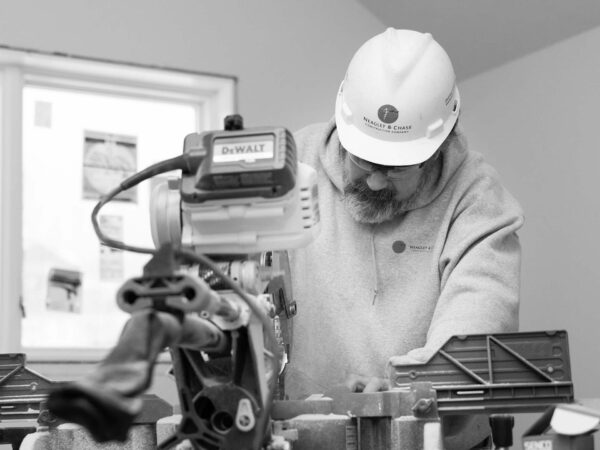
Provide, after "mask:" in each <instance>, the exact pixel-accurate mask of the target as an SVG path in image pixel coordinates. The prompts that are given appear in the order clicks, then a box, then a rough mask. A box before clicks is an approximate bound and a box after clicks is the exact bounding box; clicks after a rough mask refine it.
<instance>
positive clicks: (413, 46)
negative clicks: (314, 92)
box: [335, 28, 460, 166]
mask: <svg viewBox="0 0 600 450" xmlns="http://www.w3.org/2000/svg"><path fill="white" fill-rule="evenodd" d="M459 110H460V97H459V94H458V89H457V87H456V76H455V74H454V69H453V67H452V62H451V61H450V58H449V57H448V54H447V53H446V52H445V51H444V49H443V48H442V47H441V46H440V45H439V44H438V43H437V42H436V41H435V40H434V39H433V37H432V36H431V34H429V33H419V32H417V31H410V30H396V29H394V28H388V29H387V30H386V31H385V32H383V33H381V34H379V35H377V36H375V37H373V38H371V39H369V40H368V41H367V42H365V43H364V44H363V45H362V46H361V47H360V48H359V49H358V51H357V52H356V53H355V54H354V57H353V58H352V60H351V61H350V64H349V66H348V70H347V72H346V76H345V78H344V81H342V84H341V85H340V89H339V91H338V96H337V101H336V106H335V120H336V125H337V130H338V135H339V139H340V142H341V143H342V145H343V147H344V148H345V149H346V150H348V151H349V152H350V153H352V154H354V155H356V156H358V157H359V158H361V159H364V160H366V161H370V162H373V163H376V164H382V165H387V166H404V165H412V164H419V163H421V162H423V161H425V160H427V159H428V158H429V157H430V156H432V155H433V154H434V153H435V151H436V150H437V149H438V148H439V146H440V145H441V144H442V142H444V140H445V139H446V137H447V136H448V135H449V134H450V131H451V130H452V127H453V126H454V124H455V123H456V120H457V119H458V113H459Z"/></svg>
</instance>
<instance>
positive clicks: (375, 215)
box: [344, 179, 406, 224]
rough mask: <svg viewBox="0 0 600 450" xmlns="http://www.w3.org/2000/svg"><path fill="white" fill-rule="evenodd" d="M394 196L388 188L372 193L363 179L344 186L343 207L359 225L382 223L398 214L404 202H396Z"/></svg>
mask: <svg viewBox="0 0 600 450" xmlns="http://www.w3.org/2000/svg"><path fill="white" fill-rule="evenodd" d="M395 196H396V193H395V192H394V191H392V190H391V189H389V188H384V189H382V190H380V191H372V190H371V189H370V188H369V186H368V185H367V182H366V180H365V179H360V180H356V181H353V182H351V183H346V185H345V186H344V206H345V207H346V210H347V211H348V212H349V213H350V215H351V216H352V218H353V219H354V220H356V221H357V222H360V223H368V224H376V223H382V222H386V221H388V220H390V219H393V218H394V217H396V216H397V215H398V214H400V212H401V211H402V210H403V206H404V203H405V202H406V200H405V201H400V200H396V198H395Z"/></svg>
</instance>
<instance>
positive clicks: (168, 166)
mask: <svg viewBox="0 0 600 450" xmlns="http://www.w3.org/2000/svg"><path fill="white" fill-rule="evenodd" d="M202 157H203V156H201V155H194V154H190V153H184V154H182V155H179V156H176V157H174V158H171V159H166V160H164V161H160V162H158V163H156V164H153V165H151V166H149V167H147V168H145V169H144V170H141V171H140V172H137V173H135V174H133V175H131V176H130V177H129V178H127V179H125V180H123V181H122V182H121V183H120V184H119V186H117V187H116V188H114V189H113V190H112V191H110V192H109V193H108V194H106V195H104V196H103V197H102V198H101V199H100V201H99V202H98V203H97V204H96V206H95V207H94V209H93V211H92V225H93V226H94V231H95V232H96V235H97V236H98V239H99V240H100V242H102V243H103V244H105V245H107V246H109V247H113V248H117V249H119V250H125V251H130V252H134V253H146V254H151V255H153V254H154V253H156V250H155V249H152V248H144V247H136V246H131V245H126V244H125V243H123V242H121V241H117V240H115V239H111V238H109V237H108V236H106V235H105V234H104V233H103V232H102V230H101V228H100V225H99V224H98V213H99V212H100V209H101V208H102V207H103V206H104V205H106V204H107V203H108V202H110V201H111V200H112V199H114V198H115V197H116V196H117V195H119V194H120V193H121V192H123V191H126V190H127V189H130V188H132V187H134V186H136V185H138V184H140V183H141V182H142V181H145V180H148V179H150V178H152V177H155V176H156V175H160V174H162V173H165V172H170V171H172V170H181V171H183V172H184V173H186V172H187V173H190V172H193V171H195V170H196V169H197V167H198V166H199V165H200V162H201V161H202Z"/></svg>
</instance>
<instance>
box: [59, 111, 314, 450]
mask: <svg viewBox="0 0 600 450" xmlns="http://www.w3.org/2000/svg"><path fill="white" fill-rule="evenodd" d="M183 147H184V148H183V154H182V155H180V156H178V157H175V158H172V159H170V160H166V161H162V162H160V163H157V164H154V165H153V166H150V167H149V168H147V169H145V170H143V171H141V172H139V173H137V174H135V175H133V176H131V177H130V178H128V179H126V180H125V181H123V182H122V183H121V184H120V186H118V187H117V188H115V189H114V190H113V191H112V192H110V193H109V194H107V195H106V196H105V197H103V198H102V199H101V201H100V202H99V203H98V204H97V205H96V208H95V209H94V212H93V214H92V222H93V225H94V228H95V230H96V233H97V234H98V237H99V238H100V240H101V241H102V243H103V244H105V245H108V246H110V247H113V248H117V249H122V250H128V251H134V252H140V253H147V254H150V255H152V258H151V259H150V261H149V262H148V264H146V266H145V267H144V272H143V275H142V276H141V277H138V278H133V279H130V280H128V281H127V282H125V283H124V284H123V286H122V287H121V288H120V290H119V291H118V293H117V303H118V305H119V307H120V308H121V309H122V310H124V311H126V312H128V313H130V314H131V319H130V320H129V321H128V322H127V324H126V326H125V327H124V330H123V333H122V335H121V336H120V338H119V342H118V343H117V345H116V346H115V348H114V349H113V350H112V351H111V352H110V354H109V355H108V356H107V357H106V358H105V359H104V360H103V361H102V362H101V363H100V365H99V366H98V367H97V369H96V370H95V371H94V372H93V373H91V374H90V375H89V376H87V377H85V378H84V379H83V380H81V381H77V382H71V383H66V384H63V385H61V386H60V387H59V388H58V389H56V390H54V391H53V392H52V393H51V394H50V396H49V398H48V408H49V410H50V412H51V413H53V414H54V415H56V416H58V417H61V418H63V419H65V420H68V421H71V422H75V423H79V424H82V425H84V426H85V427H86V428H87V429H88V431H90V433H91V434H92V436H93V437H94V438H95V439H96V440H97V441H99V442H105V441H110V440H120V441H123V440H125V439H126V437H127V431H128V429H129V426H130V424H131V423H132V420H133V418H134V417H135V415H136V414H137V413H138V412H139V410H140V407H141V404H140V401H139V395H140V394H141V393H142V392H143V391H144V390H145V389H147V388H148V387H149V385H150V382H151V377H152V369H153V366H154V363H155V361H156V359H157V357H158V355H159V353H160V352H161V351H162V350H163V349H164V348H166V347H168V348H169V350H170V352H171V357H172V361H173V373H174V375H175V378H176V383H177V390H178V394H179V399H180V406H181V414H182V420H181V424H180V426H179V428H178V431H177V432H176V433H175V434H174V435H173V436H171V437H170V438H168V439H166V440H165V441H164V442H162V443H159V448H161V449H162V448H165V449H166V448H173V447H174V446H175V445H177V444H178V443H180V442H182V441H188V442H189V443H190V444H191V445H192V446H193V447H194V448H196V449H214V450H217V449H259V448H263V447H265V448H266V447H268V446H269V445H271V444H270V428H269V417H270V409H271V405H272V401H273V399H274V398H277V397H278V396H280V395H281V393H282V389H281V385H280V382H279V380H281V379H282V377H280V376H279V375H280V374H281V372H282V367H283V366H284V365H285V362H286V358H287V355H286V354H287V332H288V329H287V327H286V323H287V320H288V319H289V318H291V317H292V316H293V315H294V314H295V304H294V303H293V302H292V301H291V296H290V289H291V287H290V280H289V266H288V262H287V254H286V253H285V250H287V249H292V248H298V247H302V246H304V245H307V244H308V243H309V242H311V241H312V240H313V238H314V237H315V236H316V234H317V233H318V231H319V226H320V219H319V210H318V201H317V187H316V173H315V171H314V170H313V169H312V168H310V167H309V166H307V165H304V164H302V163H298V162H297V156H296V148H295V144H294V140H293V137H292V135H291V133H290V132H289V131H288V130H286V129H284V128H254V129H244V128H243V123H242V119H241V117H240V116H229V117H227V118H226V120H225V130H220V131H211V132H204V133H192V134H190V135H188V136H186V138H185V140H184V146H183ZM173 170H179V171H180V172H181V177H180V178H173V179H168V180H164V181H163V182H161V183H159V184H158V185H157V186H156V187H155V188H154V190H153V194H152V198H151V228H152V237H153V240H154V243H155V245H156V247H157V249H158V250H156V249H146V248H141V247H134V246H130V245H126V244H125V243H123V242H119V241H116V240H114V239H111V238H109V237H107V236H105V235H104V233H103V231H102V230H101V229H100V227H99V225H98V220H97V216H98V213H99V211H100V209H101V208H102V207H103V206H104V205H105V204H106V203H108V202H109V201H111V200H112V199H113V198H115V197H116V196H117V195H118V194H119V193H120V192H122V191H123V190H126V189H129V188H131V187H133V186H135V185H137V184H139V183H140V182H142V181H144V180H147V179H149V178H153V177H155V176H157V175H159V174H162V173H166V172H170V171H173Z"/></svg>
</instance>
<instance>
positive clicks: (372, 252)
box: [371, 227, 379, 305]
mask: <svg viewBox="0 0 600 450" xmlns="http://www.w3.org/2000/svg"><path fill="white" fill-rule="evenodd" d="M371 255H372V259H373V276H374V278H375V287H374V288H373V301H372V302H371V305H374V304H375V300H376V299H377V293H378V292H379V272H378V271H377V260H376V259H375V228H374V227H373V230H372V233H371Z"/></svg>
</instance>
